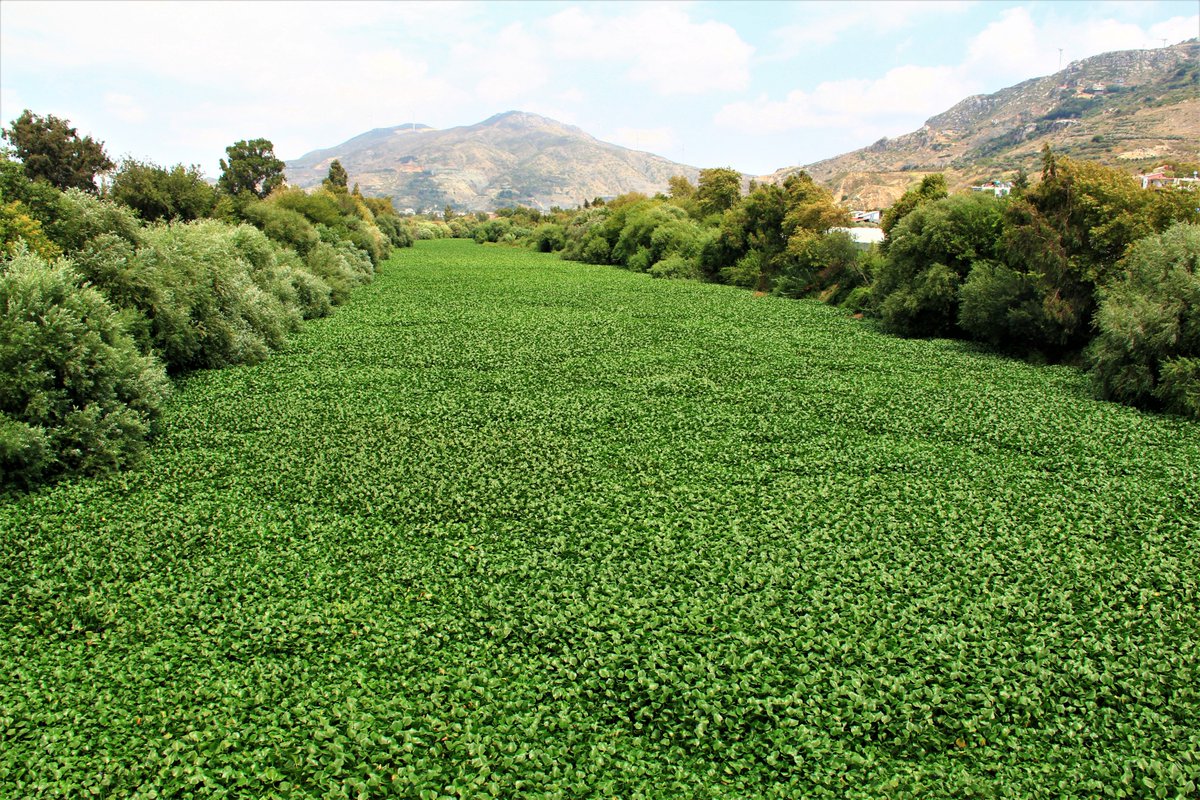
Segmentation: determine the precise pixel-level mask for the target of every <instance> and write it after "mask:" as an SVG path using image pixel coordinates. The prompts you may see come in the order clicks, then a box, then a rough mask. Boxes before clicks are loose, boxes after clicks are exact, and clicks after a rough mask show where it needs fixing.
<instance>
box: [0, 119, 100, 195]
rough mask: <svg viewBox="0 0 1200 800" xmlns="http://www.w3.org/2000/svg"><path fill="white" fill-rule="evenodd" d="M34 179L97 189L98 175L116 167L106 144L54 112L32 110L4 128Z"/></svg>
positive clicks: (64, 185) (70, 187)
mask: <svg viewBox="0 0 1200 800" xmlns="http://www.w3.org/2000/svg"><path fill="white" fill-rule="evenodd" d="M3 136H4V138H5V139H7V140H8V141H9V142H11V143H12V145H13V148H14V149H15V150H16V154H17V157H18V158H19V159H21V162H22V163H23V164H24V166H25V175H26V176H27V177H28V178H29V179H30V180H44V181H46V182H47V183H49V184H50V185H51V186H54V187H56V188H58V189H82V190H84V191H85V192H95V191H96V175H97V174H98V173H101V172H105V171H107V170H110V169H112V168H113V163H112V161H110V160H109V158H108V156H107V155H105V153H104V143H103V142H97V141H94V140H93V139H92V137H91V136H84V137H83V138H80V137H79V134H77V133H76V132H75V129H74V128H72V127H71V125H70V123H68V122H67V121H66V120H63V119H59V118H58V117H56V116H54V115H53V114H48V115H46V116H45V117H40V116H38V115H37V114H34V113H33V112H32V111H30V110H29V109H25V111H24V112H23V113H22V114H21V116H19V117H17V118H16V119H15V120H13V122H12V127H10V128H5V129H4V130H3Z"/></svg>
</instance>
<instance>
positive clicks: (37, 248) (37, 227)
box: [0, 200, 62, 259]
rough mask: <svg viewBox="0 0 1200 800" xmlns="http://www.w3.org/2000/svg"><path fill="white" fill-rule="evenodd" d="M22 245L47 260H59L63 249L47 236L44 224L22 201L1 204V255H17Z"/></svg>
mask: <svg viewBox="0 0 1200 800" xmlns="http://www.w3.org/2000/svg"><path fill="white" fill-rule="evenodd" d="M22 243H24V245H25V246H26V247H27V248H28V249H30V250H32V251H33V252H34V253H37V254H38V255H39V256H41V257H42V258H45V259H53V258H57V257H58V256H59V255H61V254H62V249H61V248H60V247H59V246H58V245H56V244H55V243H54V242H52V241H50V239H49V238H48V237H47V236H46V232H45V231H44V230H43V229H42V223H41V222H40V221H38V220H37V219H35V218H34V217H33V216H32V215H30V213H29V209H27V208H26V207H25V204H24V203H22V202H21V201H20V200H13V201H12V202H10V203H0V255H10V256H11V255H16V253H17V252H18V251H19V250H20V248H21V245H22Z"/></svg>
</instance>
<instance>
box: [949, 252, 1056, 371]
mask: <svg viewBox="0 0 1200 800" xmlns="http://www.w3.org/2000/svg"><path fill="white" fill-rule="evenodd" d="M959 299H960V305H959V309H958V325H959V327H960V328H962V329H963V330H964V331H966V333H967V334H968V335H970V336H971V337H972V338H974V339H977V340H979V341H981V342H987V343H988V344H991V345H993V346H995V347H1000V348H1005V349H1015V348H1028V347H1037V346H1039V345H1040V344H1041V343H1043V342H1044V341H1046V339H1047V337H1048V336H1049V331H1048V328H1049V321H1048V320H1047V319H1046V316H1045V314H1044V312H1043V306H1042V301H1041V298H1040V297H1039V296H1038V292H1037V288H1036V286H1034V285H1033V283H1032V282H1031V281H1030V280H1029V279H1028V278H1027V277H1026V276H1025V275H1023V274H1022V273H1019V272H1017V271H1016V270H1014V269H1012V268H1011V267H1009V266H1007V265H1005V264H1001V263H998V262H995V261H989V260H984V261H977V262H975V265H974V266H972V267H971V271H970V273H969V274H968V275H967V280H966V282H965V283H963V285H962V289H961V290H960V292H959Z"/></svg>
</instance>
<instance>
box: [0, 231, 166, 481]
mask: <svg viewBox="0 0 1200 800" xmlns="http://www.w3.org/2000/svg"><path fill="white" fill-rule="evenodd" d="M0 310H2V311H3V313H2V314H0V484H6V485H29V484H32V483H35V482H37V481H38V480H41V479H43V478H46V477H50V476H52V475H54V474H57V473H60V472H74V471H79V472H87V473H95V472H102V471H105V470H108V469H113V468H117V467H120V466H123V465H126V464H129V463H132V462H134V461H136V459H137V458H138V457H139V455H140V454H141V452H142V450H143V447H144V443H145V439H146V437H147V436H148V435H149V433H150V431H151V425H152V421H153V420H154V418H155V417H156V416H157V415H158V411H159V408H160V407H161V404H162V402H163V400H164V399H165V398H166V396H167V393H168V391H169V384H168V382H167V380H166V375H165V374H164V373H163V368H162V365H161V364H160V363H158V362H157V361H156V360H155V359H154V358H152V357H150V356H147V355H144V354H142V353H140V352H138V349H137V346H136V345H135V343H134V341H133V339H132V338H131V337H130V336H129V335H128V334H127V333H126V332H125V330H124V329H123V327H122V324H121V320H120V317H119V316H118V314H117V311H116V309H114V308H113V307H112V306H111V305H110V304H109V303H108V301H107V300H106V299H105V298H104V296H103V295H102V294H100V292H99V291H97V290H96V289H94V288H91V287H89V286H87V285H85V283H84V279H83V276H81V275H80V274H79V273H77V272H76V271H75V270H74V269H73V267H72V266H71V264H70V262H68V261H58V262H56V263H54V264H50V263H47V262H46V261H45V260H43V259H42V258H40V257H38V256H36V255H33V254H31V253H22V254H20V255H18V256H16V257H15V258H14V259H12V260H11V261H7V262H0Z"/></svg>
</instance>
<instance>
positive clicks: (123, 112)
mask: <svg viewBox="0 0 1200 800" xmlns="http://www.w3.org/2000/svg"><path fill="white" fill-rule="evenodd" d="M104 108H105V110H106V111H108V113H110V114H112V115H113V116H114V117H116V118H117V119H119V120H122V121H124V122H132V123H138V122H145V121H146V116H147V115H146V109H144V108H142V106H141V105H140V104H139V103H138V102H137V100H135V99H133V98H132V97H130V96H129V95H127V94H120V93H118V92H106V93H105V95H104Z"/></svg>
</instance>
